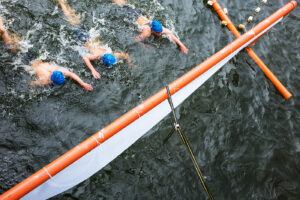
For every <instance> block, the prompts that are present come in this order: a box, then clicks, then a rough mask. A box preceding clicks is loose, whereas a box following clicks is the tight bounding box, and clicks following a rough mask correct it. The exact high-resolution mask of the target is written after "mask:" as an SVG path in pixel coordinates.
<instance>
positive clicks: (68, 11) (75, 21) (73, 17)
mask: <svg viewBox="0 0 300 200" xmlns="http://www.w3.org/2000/svg"><path fill="white" fill-rule="evenodd" d="M58 2H59V4H60V6H61V9H62V11H63V12H64V14H65V15H66V17H67V18H68V20H69V22H70V24H71V25H73V24H80V19H79V18H78V17H77V16H76V14H75V12H74V10H73V9H72V8H71V7H70V6H69V5H68V4H66V2H65V0H58Z"/></svg>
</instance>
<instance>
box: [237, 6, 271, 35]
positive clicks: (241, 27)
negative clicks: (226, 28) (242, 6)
mask: <svg viewBox="0 0 300 200" xmlns="http://www.w3.org/2000/svg"><path fill="white" fill-rule="evenodd" d="M266 3H267V0H262V1H261V3H260V5H259V6H258V7H257V8H256V9H255V10H254V11H253V13H252V15H250V16H249V17H248V20H247V21H246V23H245V25H244V24H240V25H237V27H238V28H239V29H241V30H244V31H245V30H246V26H247V25H248V24H250V23H251V22H252V21H253V18H254V17H255V15H257V13H259V12H260V10H261V8H262V7H263V6H264V5H265V4H266Z"/></svg>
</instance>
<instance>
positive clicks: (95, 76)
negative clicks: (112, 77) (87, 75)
mask: <svg viewBox="0 0 300 200" xmlns="http://www.w3.org/2000/svg"><path fill="white" fill-rule="evenodd" d="M92 74H93V77H94V78H95V79H99V78H101V75H100V74H99V72H97V71H96V70H92Z"/></svg>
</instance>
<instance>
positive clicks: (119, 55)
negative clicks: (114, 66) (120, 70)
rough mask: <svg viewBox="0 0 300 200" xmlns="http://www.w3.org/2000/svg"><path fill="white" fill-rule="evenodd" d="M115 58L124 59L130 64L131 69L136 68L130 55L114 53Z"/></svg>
mask: <svg viewBox="0 0 300 200" xmlns="http://www.w3.org/2000/svg"><path fill="white" fill-rule="evenodd" d="M114 56H115V57H117V58H120V59H124V60H126V61H127V62H128V64H129V65H130V67H131V68H134V67H135V66H134V64H133V63H132V61H131V59H130V56H129V54H128V53H124V52H122V53H114Z"/></svg>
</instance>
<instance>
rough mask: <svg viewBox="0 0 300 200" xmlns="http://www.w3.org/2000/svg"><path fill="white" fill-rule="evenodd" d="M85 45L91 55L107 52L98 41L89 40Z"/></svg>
mask: <svg viewBox="0 0 300 200" xmlns="http://www.w3.org/2000/svg"><path fill="white" fill-rule="evenodd" d="M85 47H86V48H87V49H88V50H89V52H90V53H91V54H92V55H93V56H98V57H102V56H103V54H105V53H107V52H108V51H109V50H108V49H107V48H106V47H105V46H103V45H101V44H100V43H99V42H98V41H89V42H86V43H85Z"/></svg>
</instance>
